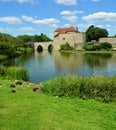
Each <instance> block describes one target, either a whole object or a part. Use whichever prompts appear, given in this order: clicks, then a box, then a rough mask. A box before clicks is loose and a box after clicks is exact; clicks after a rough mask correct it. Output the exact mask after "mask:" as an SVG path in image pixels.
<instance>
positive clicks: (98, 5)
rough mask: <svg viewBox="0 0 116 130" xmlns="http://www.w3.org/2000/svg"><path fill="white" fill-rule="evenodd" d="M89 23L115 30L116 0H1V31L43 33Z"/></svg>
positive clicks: (87, 25) (111, 31)
mask: <svg viewBox="0 0 116 130" xmlns="http://www.w3.org/2000/svg"><path fill="white" fill-rule="evenodd" d="M90 25H95V26H98V27H102V28H105V29H107V30H108V32H109V36H114V35H115V34H116V0H0V32H3V33H8V34H11V35H13V36H17V35H23V34H28V35H35V34H38V35H39V34H40V33H44V34H46V35H47V36H49V37H50V38H52V36H53V31H54V30H55V29H57V28H58V27H70V26H76V27H78V29H79V31H82V32H85V31H86V29H87V28H88V27H89V26H90Z"/></svg>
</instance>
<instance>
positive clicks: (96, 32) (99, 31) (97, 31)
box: [86, 25, 108, 42]
mask: <svg viewBox="0 0 116 130" xmlns="http://www.w3.org/2000/svg"><path fill="white" fill-rule="evenodd" d="M102 37H108V31H107V30H106V29H103V28H100V27H94V25H91V26H90V27H89V28H88V29H87V30H86V41H87V42H90V41H92V40H95V41H98V40H99V38H102Z"/></svg>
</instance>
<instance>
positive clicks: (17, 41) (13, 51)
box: [0, 33, 51, 58]
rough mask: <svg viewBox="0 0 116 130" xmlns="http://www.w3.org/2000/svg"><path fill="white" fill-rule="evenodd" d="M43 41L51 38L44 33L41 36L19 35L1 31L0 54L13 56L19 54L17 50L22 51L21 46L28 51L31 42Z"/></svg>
mask: <svg viewBox="0 0 116 130" xmlns="http://www.w3.org/2000/svg"><path fill="white" fill-rule="evenodd" d="M43 41H51V39H50V38H48V37H47V36H46V35H44V34H43V33H42V34H41V35H40V36H39V35H35V36H29V35H19V36H17V37H13V36H11V35H9V34H5V33H0V54H2V55H6V56H8V57H9V58H13V57H15V56H17V55H18V54H17V52H20V48H21V47H23V48H25V51H24V52H25V53H27V49H28V48H29V47H30V43H31V42H43Z"/></svg>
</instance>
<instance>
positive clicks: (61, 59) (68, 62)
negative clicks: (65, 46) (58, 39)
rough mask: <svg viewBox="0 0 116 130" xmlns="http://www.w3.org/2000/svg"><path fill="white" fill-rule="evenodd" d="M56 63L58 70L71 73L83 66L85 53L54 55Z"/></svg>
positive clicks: (57, 53)
mask: <svg viewBox="0 0 116 130" xmlns="http://www.w3.org/2000/svg"><path fill="white" fill-rule="evenodd" d="M54 62H55V65H56V67H57V68H58V69H60V70H66V69H70V70H71V71H75V70H77V69H78V67H81V66H83V64H84V63H83V62H84V61H83V53H81V54H79V53H69V52H68V53H63V52H61V53H59V52H57V51H56V52H55V53H54Z"/></svg>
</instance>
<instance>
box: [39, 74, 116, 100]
mask: <svg viewBox="0 0 116 130" xmlns="http://www.w3.org/2000/svg"><path fill="white" fill-rule="evenodd" d="M41 90H42V91H43V92H44V93H49V94H51V95H54V96H59V97H62V96H65V97H80V98H82V99H96V100H101V101H104V102H110V101H115V96H116V77H103V76H94V77H78V76H66V77H58V78H55V79H53V80H49V81H47V82H45V83H42V84H41Z"/></svg>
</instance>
